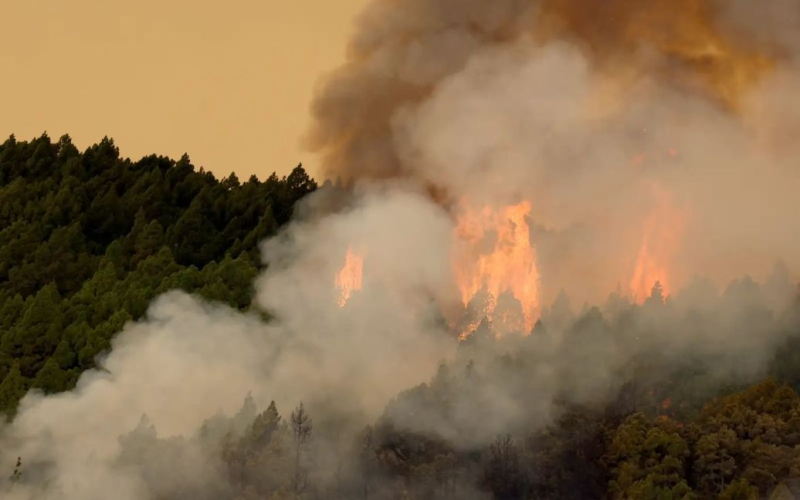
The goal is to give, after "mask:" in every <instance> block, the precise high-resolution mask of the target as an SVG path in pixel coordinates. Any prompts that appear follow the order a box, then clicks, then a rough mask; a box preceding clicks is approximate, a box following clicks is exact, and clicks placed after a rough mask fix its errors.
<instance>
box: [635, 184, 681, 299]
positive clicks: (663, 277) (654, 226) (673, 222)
mask: <svg viewBox="0 0 800 500" xmlns="http://www.w3.org/2000/svg"><path fill="white" fill-rule="evenodd" d="M653 200H654V201H655V205H656V206H655V208H654V209H653V211H652V212H651V213H650V214H649V215H648V216H647V218H646V219H645V221H644V234H643V237H642V246H641V248H640V249H639V253H638V256H637V259H636V266H635V268H634V272H633V277H632V278H631V281H630V291H631V296H632V298H633V300H634V301H635V302H638V303H640V304H641V303H643V302H644V301H645V300H646V299H647V297H649V295H650V291H651V290H652V288H653V286H654V285H655V284H656V282H659V283H660V284H661V287H662V290H663V294H664V296H665V297H666V296H668V295H669V293H670V290H671V289H674V286H675V283H674V272H673V269H672V266H673V262H674V259H675V255H676V253H677V252H678V250H679V248H680V239H681V236H682V234H683V230H684V227H685V221H686V215H685V213H684V212H682V211H681V210H679V209H677V208H676V207H675V206H674V204H673V203H672V201H671V198H670V196H669V194H668V193H667V192H665V191H664V190H662V189H659V188H658V187H654V188H653Z"/></svg>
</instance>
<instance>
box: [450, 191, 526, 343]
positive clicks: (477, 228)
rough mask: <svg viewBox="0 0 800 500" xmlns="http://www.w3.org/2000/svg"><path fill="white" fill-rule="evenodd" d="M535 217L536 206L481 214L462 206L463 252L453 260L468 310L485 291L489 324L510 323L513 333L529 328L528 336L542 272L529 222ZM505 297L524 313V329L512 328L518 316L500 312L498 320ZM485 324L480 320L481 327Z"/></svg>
mask: <svg viewBox="0 0 800 500" xmlns="http://www.w3.org/2000/svg"><path fill="white" fill-rule="evenodd" d="M530 211H531V204H530V203H529V202H527V201H524V202H522V203H519V204H517V205H511V206H508V207H505V208H503V209H501V210H494V209H492V208H491V207H488V206H487V207H484V208H483V209H482V210H480V211H477V212H476V211H472V210H470V209H468V208H466V207H465V206H464V205H463V204H462V213H461V216H460V217H459V220H458V224H457V227H456V237H457V238H458V240H459V241H460V242H461V243H462V244H461V245H459V246H458V248H459V249H460V250H461V252H460V254H459V255H458V256H457V258H456V259H455V260H454V264H455V276H456V283H457V285H458V288H459V291H460V293H461V299H462V301H463V303H464V306H465V307H467V306H469V304H470V302H471V301H473V299H475V298H476V296H477V295H478V294H479V292H482V291H483V292H484V293H485V294H486V297H485V298H484V299H485V306H484V307H485V308H484V311H482V312H483V313H484V314H485V316H486V318H487V319H489V320H490V321H495V322H501V323H505V326H506V327H510V328H511V329H513V327H514V326H518V328H519V329H521V328H523V327H524V332H525V333H526V334H527V333H530V331H531V329H532V328H533V325H534V323H535V321H536V319H537V317H536V313H537V308H538V307H539V269H538V267H537V264H536V250H535V248H534V246H533V245H531V242H530V228H529V227H528V222H527V221H526V217H527V216H528V214H530ZM506 292H510V293H511V295H513V297H514V299H516V300H517V301H518V302H519V306H520V307H521V310H522V320H523V321H522V322H520V323H521V324H519V325H510V324H508V323H510V322H511V321H513V320H511V319H510V317H511V316H513V314H509V312H508V311H500V314H498V315H497V317H493V316H495V310H496V308H497V304H498V299H499V298H500V296H501V294H504V293H506ZM480 320H481V318H480V317H478V318H476V321H477V323H479V322H480ZM470 326H471V327H474V326H477V325H470ZM470 331H471V330H470ZM468 333H469V332H465V334H468ZM463 336H464V335H462V337H463Z"/></svg>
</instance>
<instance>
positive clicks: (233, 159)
mask: <svg viewBox="0 0 800 500" xmlns="http://www.w3.org/2000/svg"><path fill="white" fill-rule="evenodd" d="M366 1H367V0H337V1H335V2H329V1H320V0H290V1H277V0H229V1H227V2H216V1H210V0H136V1H130V2H128V1H123V0H0V82H1V83H0V89H2V94H1V95H2V97H0V102H2V112H0V136H2V139H0V140H4V139H5V137H7V136H8V135H10V134H11V133H14V134H16V136H17V138H19V139H30V138H32V137H34V136H38V135H39V134H40V133H41V132H43V131H47V132H48V134H49V135H50V136H51V137H53V138H58V137H59V136H61V135H62V134H64V133H69V134H70V135H71V136H72V138H73V141H74V142H75V143H76V145H77V146H78V147H79V148H81V149H84V148H86V147H87V146H89V145H90V144H92V143H94V142H96V141H98V140H99V139H101V138H102V137H103V136H104V135H108V136H111V137H113V138H114V140H115V141H116V143H117V145H118V146H119V147H120V150H121V153H122V154H123V155H124V156H129V157H131V158H133V159H138V158H140V157H141V156H143V155H146V154H151V153H158V154H162V155H169V156H173V157H176V158H177V157H179V156H180V155H181V154H182V153H183V152H188V153H189V155H190V157H191V158H192V161H193V163H195V165H197V166H204V167H205V168H206V169H207V170H211V171H213V172H215V173H217V174H219V175H222V176H224V175H227V174H228V173H230V172H231V171H235V172H236V174H237V175H238V176H239V177H240V178H241V179H244V178H246V177H248V176H249V175H250V174H256V175H258V176H259V177H261V178H262V179H263V178H264V177H266V176H267V175H269V174H270V173H271V172H273V171H277V172H278V173H279V174H285V173H286V172H288V171H289V170H290V169H291V168H292V167H293V166H294V165H296V164H297V163H298V162H299V161H302V162H303V163H304V164H305V165H306V166H307V167H308V168H309V170H311V171H312V173H315V168H314V164H315V158H314V157H313V156H311V155H309V154H308V153H305V152H303V151H302V150H301V148H300V144H299V141H300V138H301V136H302V134H303V132H304V131H305V128H306V125H307V124H308V116H309V113H308V105H309V102H310V96H311V91H312V88H313V86H314V84H315V82H316V79H317V77H318V76H319V75H320V74H321V73H322V72H324V71H327V70H330V69H332V68H333V67H335V66H336V65H337V64H338V63H339V62H341V61H342V60H343V58H344V53H345V47H346V39H347V36H348V34H349V33H350V30H351V27H352V22H353V18H354V16H355V14H356V13H357V12H358V11H359V9H360V8H361V7H362V6H363V5H364V4H365V3H366Z"/></svg>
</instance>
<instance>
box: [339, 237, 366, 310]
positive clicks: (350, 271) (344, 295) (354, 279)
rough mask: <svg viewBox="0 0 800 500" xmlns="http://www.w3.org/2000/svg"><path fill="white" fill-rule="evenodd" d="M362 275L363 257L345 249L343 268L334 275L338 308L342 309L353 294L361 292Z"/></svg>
mask: <svg viewBox="0 0 800 500" xmlns="http://www.w3.org/2000/svg"><path fill="white" fill-rule="evenodd" d="M363 273H364V256H363V255H362V254H360V253H357V252H355V251H353V249H352V248H348V249H347V254H346V255H345V259H344V267H342V269H341V271H339V273H338V274H337V275H336V290H337V291H338V296H337V298H336V302H337V303H338V304H339V307H344V306H345V304H347V301H348V300H350V297H351V296H352V295H353V293H354V292H357V291H359V290H361V281H362V277H363Z"/></svg>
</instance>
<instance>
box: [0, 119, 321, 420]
mask: <svg viewBox="0 0 800 500" xmlns="http://www.w3.org/2000/svg"><path fill="white" fill-rule="evenodd" d="M316 187H317V186H316V183H315V182H314V181H313V180H312V179H311V178H310V177H309V176H308V174H307V173H306V172H305V170H303V168H302V166H301V165H299V166H298V167H296V168H295V169H294V170H293V171H292V172H291V173H290V174H289V175H288V176H286V177H284V178H278V177H277V176H276V175H275V174H273V175H272V176H270V177H269V178H268V179H267V180H266V181H265V182H261V181H259V180H258V179H257V178H255V177H251V178H250V180H248V181H247V182H245V183H244V184H242V183H240V182H239V180H238V179H237V178H236V176H235V175H234V174H232V175H231V176H229V177H228V178H226V179H224V180H222V181H219V180H217V179H216V178H215V177H214V176H213V175H211V174H210V173H207V172H204V171H203V170H202V169H200V170H199V171H197V170H195V168H194V166H193V165H192V164H191V161H190V160H189V157H188V156H186V155H184V156H183V157H182V158H181V159H180V160H179V161H173V160H171V159H169V158H165V157H161V156H155V155H152V156H148V157H145V158H142V159H141V160H139V161H137V162H132V161H131V160H129V159H126V158H122V157H120V153H119V149H118V148H117V147H116V145H115V144H114V141H113V140H111V139H109V138H104V139H103V140H102V141H100V143H98V144H95V145H93V146H91V147H89V148H88V149H87V150H86V151H84V152H80V151H79V150H78V149H77V148H76V147H75V146H74V145H73V144H72V141H71V139H70V138H69V136H64V137H62V138H61V139H60V140H59V141H58V142H56V143H53V142H52V141H51V140H50V138H49V137H48V136H47V135H46V134H45V135H42V136H41V137H39V138H36V139H34V140H32V141H30V142H25V141H17V140H16V139H15V138H14V137H13V136H12V137H11V138H9V139H8V140H7V141H5V142H4V143H2V144H0V411H6V412H11V413H13V411H14V409H15V408H16V405H17V402H18V400H19V399H20V398H21V397H22V395H24V393H25V391H26V390H27V389H28V388H29V387H33V388H38V389H42V390H44V391H45V392H47V393H51V392H59V391H63V390H66V389H69V388H71V387H72V385H73V384H74V383H75V381H76V380H77V377H78V375H79V373H80V371H81V370H85V369H87V368H92V367H93V366H94V360H95V358H96V357H97V355H98V354H100V353H102V352H103V351H105V350H107V349H109V347H110V340H111V339H112V338H113V336H114V335H115V334H117V333H118V332H119V331H120V330H121V329H122V328H123V326H124V324H125V323H126V322H127V321H131V320H137V319H139V318H141V317H142V316H143V315H144V314H145V313H146V311H147V307H148V305H149V303H150V301H151V300H152V299H153V298H155V297H156V296H157V295H158V294H159V293H162V292H165V291H167V290H171V289H175V288H178V289H182V290H185V291H187V292H192V293H197V294H199V295H200V296H202V297H205V298H207V299H209V300H216V301H220V302H224V303H227V304H229V305H230V306H232V307H236V308H239V309H246V308H248V307H249V305H250V301H251V297H252V283H253V279H254V278H255V276H256V274H257V273H258V267H257V266H258V262H259V249H258V243H259V242H260V240H261V239H263V238H265V237H268V236H271V235H273V234H274V233H275V232H276V231H277V229H278V227H279V225H280V224H283V223H285V222H287V221H288V220H289V218H290V217H291V214H292V211H293V209H294V206H295V204H296V203H297V201H299V200H300V199H301V198H302V197H303V196H305V195H306V194H308V193H310V192H312V191H314V190H315V189H316Z"/></svg>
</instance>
